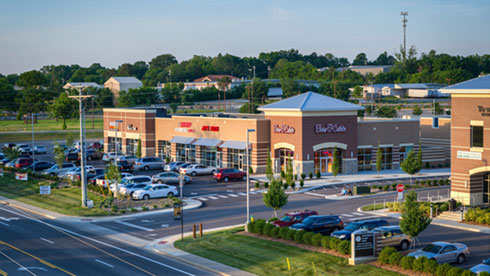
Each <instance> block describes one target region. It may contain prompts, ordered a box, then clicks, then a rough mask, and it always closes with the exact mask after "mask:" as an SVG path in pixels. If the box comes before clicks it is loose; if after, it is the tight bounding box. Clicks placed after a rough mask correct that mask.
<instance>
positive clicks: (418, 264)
mask: <svg viewBox="0 0 490 276" xmlns="http://www.w3.org/2000/svg"><path fill="white" fill-rule="evenodd" d="M428 260H429V259H427V257H425V256H423V257H418V258H417V259H415V261H413V265H412V270H413V271H418V272H422V271H424V265H425V262H427V261H428Z"/></svg>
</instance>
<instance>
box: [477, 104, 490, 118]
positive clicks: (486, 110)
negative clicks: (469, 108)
mask: <svg viewBox="0 0 490 276" xmlns="http://www.w3.org/2000/svg"><path fill="white" fill-rule="evenodd" d="M478 111H479V112H480V113H481V115H482V116H490V107H484V106H481V105H479V106H478Z"/></svg>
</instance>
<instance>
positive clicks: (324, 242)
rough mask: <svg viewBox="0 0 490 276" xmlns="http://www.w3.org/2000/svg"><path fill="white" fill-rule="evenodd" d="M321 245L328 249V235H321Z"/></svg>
mask: <svg viewBox="0 0 490 276" xmlns="http://www.w3.org/2000/svg"><path fill="white" fill-rule="evenodd" d="M321 245H322V247H323V248H326V249H329V248H330V237H329V236H325V237H322V241H321Z"/></svg>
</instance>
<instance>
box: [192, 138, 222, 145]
mask: <svg viewBox="0 0 490 276" xmlns="http://www.w3.org/2000/svg"><path fill="white" fill-rule="evenodd" d="M221 142H222V141H221V140H219V139H207V138H199V139H197V141H196V142H194V144H193V145H194V146H202V147H216V146H218V145H219V144H221Z"/></svg>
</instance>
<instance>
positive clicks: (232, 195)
mask: <svg viewBox="0 0 490 276" xmlns="http://www.w3.org/2000/svg"><path fill="white" fill-rule="evenodd" d="M228 196H231V197H238V195H235V194H228Z"/></svg>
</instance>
